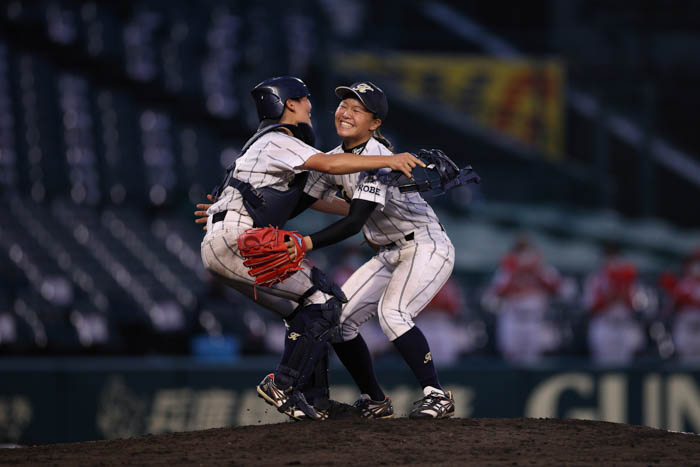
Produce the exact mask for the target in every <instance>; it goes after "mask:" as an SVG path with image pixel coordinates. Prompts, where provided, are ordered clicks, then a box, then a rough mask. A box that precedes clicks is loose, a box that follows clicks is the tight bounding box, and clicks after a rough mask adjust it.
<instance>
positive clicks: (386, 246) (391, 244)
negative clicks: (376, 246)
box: [382, 232, 413, 248]
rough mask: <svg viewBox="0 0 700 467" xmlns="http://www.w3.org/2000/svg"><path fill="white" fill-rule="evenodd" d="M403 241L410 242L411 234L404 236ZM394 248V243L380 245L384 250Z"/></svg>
mask: <svg viewBox="0 0 700 467" xmlns="http://www.w3.org/2000/svg"><path fill="white" fill-rule="evenodd" d="M403 239H404V240H406V241H407V242H410V241H411V240H413V232H411V233H410V234H408V235H406V236H405V237H404V238H403ZM395 246H396V242H391V243H387V244H386V245H382V247H384V248H394V247H395Z"/></svg>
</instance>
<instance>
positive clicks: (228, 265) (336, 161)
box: [201, 76, 425, 420]
mask: <svg viewBox="0 0 700 467" xmlns="http://www.w3.org/2000/svg"><path fill="white" fill-rule="evenodd" d="M252 96H253V99H254V100H255V104H256V107H257V111H258V117H259V120H260V126H259V128H258V131H257V132H256V133H255V134H254V135H253V137H252V138H251V139H250V140H249V141H248V142H247V143H246V144H245V146H244V147H243V149H242V151H241V155H240V156H239V157H238V158H237V159H236V161H235V163H234V164H233V165H232V166H231V167H229V168H228V169H227V172H226V177H225V179H224V181H223V182H222V184H221V185H220V186H219V187H217V188H216V189H215V191H214V194H213V197H212V198H210V199H213V200H214V203H213V205H211V206H210V207H209V208H208V210H207V217H206V235H205V237H204V239H203V240H202V244H201V256H202V261H203V264H204V266H205V268H206V269H207V270H208V271H209V272H210V273H211V274H212V275H214V276H215V277H216V278H218V279H219V280H221V281H223V282H224V283H226V284H228V285H229V286H231V287H233V288H235V289H237V290H239V291H240V292H242V293H243V294H244V295H246V296H248V297H250V298H254V297H255V296H257V297H256V298H257V301H258V303H260V304H261V305H263V306H265V307H267V308H268V309H270V310H272V311H273V312H275V313H277V314H278V315H280V316H281V317H282V318H284V319H285V322H286V325H287V327H288V333H287V336H288V339H287V341H288V342H287V343H288V344H289V345H286V346H285V352H284V353H283V355H282V359H281V361H280V364H279V366H278V367H277V369H276V371H275V373H274V374H273V375H268V376H267V377H266V378H265V379H264V380H263V381H262V382H261V383H260V385H259V386H258V393H259V395H260V396H261V397H263V398H264V399H265V400H266V402H268V403H270V404H272V405H274V406H275V407H277V409H278V410H279V411H280V412H283V413H285V414H287V415H288V416H290V417H292V418H301V417H302V416H304V415H305V416H306V417H308V418H311V419H314V420H316V419H320V418H323V414H322V413H321V412H320V411H318V410H317V408H319V406H318V405H317V406H316V408H315V407H314V406H312V405H311V404H310V403H309V402H308V401H307V400H306V398H305V396H304V393H303V392H302V391H301V388H303V387H305V386H306V385H307V383H309V381H310V378H311V377H312V375H314V374H316V375H318V374H323V371H315V370H316V367H317V366H318V367H319V368H323V367H325V366H326V365H327V363H325V362H324V361H323V360H324V358H325V357H326V355H327V354H325V353H324V351H325V349H326V340H327V336H328V335H329V334H328V331H329V329H331V328H332V327H334V326H335V322H336V320H337V315H338V314H339V312H340V305H341V303H342V302H343V301H345V297H344V296H343V294H342V292H341V291H340V288H339V287H337V286H335V285H334V284H332V283H331V282H330V281H329V280H327V279H326V278H325V276H324V274H323V273H322V272H321V271H320V270H318V269H316V268H312V267H310V265H308V264H306V268H305V269H304V270H302V271H299V272H296V273H294V274H293V275H292V276H291V277H289V278H287V279H286V280H285V281H284V282H282V283H279V284H275V285H273V286H270V287H259V286H258V287H257V288H256V287H255V285H254V281H253V279H252V278H251V277H250V276H249V275H248V269H247V268H246V266H245V265H243V259H242V258H241V256H240V253H239V247H238V243H237V240H238V237H239V236H240V235H241V234H242V233H243V232H244V231H246V230H247V229H250V228H251V227H261V226H267V225H272V226H277V227H280V228H281V227H282V226H283V225H284V223H285V222H286V221H287V220H288V219H289V218H290V217H292V216H294V215H296V214H297V213H298V212H299V210H295V208H296V207H297V205H298V201H299V198H300V195H301V193H302V188H303V186H304V183H305V181H306V178H307V174H308V172H307V171H309V170H317V171H321V172H327V173H334V174H345V173H352V172H359V171H363V170H376V169H378V168H384V167H386V168H391V169H395V170H400V171H402V172H404V173H405V174H406V175H408V176H410V173H411V169H412V168H414V167H416V165H421V166H424V165H425V164H423V163H422V162H421V161H420V160H418V159H417V158H415V157H414V156H413V155H411V154H408V153H404V154H402V155H399V156H398V157H397V156H391V155H389V154H388V153H386V151H384V153H382V152H377V153H376V154H377V157H362V156H358V155H356V154H341V155H339V156H336V155H334V156H330V155H327V154H324V153H322V152H321V151H319V150H317V149H315V148H314V147H313V146H312V144H313V131H312V128H311V102H310V101H309V98H308V97H309V91H308V89H307V87H306V85H305V84H304V83H303V82H302V81H301V80H300V79H298V78H295V77H291V76H281V77H276V78H271V79H268V80H265V81H263V82H261V83H260V84H258V85H257V86H255V88H253V90H252ZM383 154H384V155H383ZM328 206H330V207H331V208H332V207H333V205H332V204H331V205H328ZM328 206H326V207H328ZM304 207H306V206H304ZM341 211H342V209H341ZM317 377H318V376H317ZM315 383H318V387H319V388H321V391H323V389H322V388H323V387H324V382H323V381H315ZM325 387H326V388H327V382H325ZM325 396H326V399H327V389H326V394H325ZM320 408H321V409H322V408H323V407H320Z"/></svg>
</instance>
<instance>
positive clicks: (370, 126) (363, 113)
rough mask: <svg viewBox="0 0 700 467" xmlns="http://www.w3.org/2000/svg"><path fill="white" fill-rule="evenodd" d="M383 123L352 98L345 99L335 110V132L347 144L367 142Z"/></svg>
mask: <svg viewBox="0 0 700 467" xmlns="http://www.w3.org/2000/svg"><path fill="white" fill-rule="evenodd" d="M381 122H382V121H381V120H379V119H377V118H374V115H373V114H372V112H370V111H369V110H367V109H366V108H365V106H364V105H362V102H360V101H359V100H357V99H355V98H352V97H348V98H347V99H343V100H342V101H341V102H340V104H339V105H338V108H337V109H336V110H335V131H336V132H337V133H338V136H340V137H341V138H343V140H345V142H346V143H357V144H361V143H363V142H365V141H367V140H368V139H369V137H370V136H372V132H373V131H374V130H376V129H377V128H378V127H379V125H381ZM353 145H354V144H353Z"/></svg>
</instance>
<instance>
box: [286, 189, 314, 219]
mask: <svg viewBox="0 0 700 467" xmlns="http://www.w3.org/2000/svg"><path fill="white" fill-rule="evenodd" d="M316 201H318V200H317V199H316V198H314V197H313V196H311V195H309V194H307V193H302V194H301V198H299V201H298V202H297V205H296V206H295V207H294V210H293V211H292V214H291V215H290V216H289V218H290V219H294V218H295V217H297V216H298V215H299V214H301V213H302V212H304V211H306V210H307V209H309V208H310V207H311V205H312V204H314V203H315V202H316Z"/></svg>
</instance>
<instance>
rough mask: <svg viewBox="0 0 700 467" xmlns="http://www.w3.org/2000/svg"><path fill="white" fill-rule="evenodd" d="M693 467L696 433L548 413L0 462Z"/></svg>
mask: <svg viewBox="0 0 700 467" xmlns="http://www.w3.org/2000/svg"><path fill="white" fill-rule="evenodd" d="M406 464H411V465H436V464H442V465H509V466H512V465H525V466H529V465H596V464H598V465H601V466H602V465H605V466H607V465H621V466H637V465H640V466H642V465H644V466H646V465H652V466H656V465H669V466H691V465H697V466H700V436H698V435H694V434H684V433H672V432H668V431H664V430H657V429H653V428H648V427H641V426H632V425H624V424H617V423H607V422H595V421H582V420H556V419H452V420H439V421H412V420H408V419H406V418H399V419H391V420H362V419H359V420H358V419H350V420H330V421H323V422H296V423H294V422H289V423H279V424H275V425H257V426H244V427H235V428H218V429H212V430H205V431H196V432H187V433H171V434H165V435H157V436H155V435H148V436H142V437H138V438H129V439H118V440H111V441H89V442H83V443H70V444H54V445H41V446H31V447H24V448H16V449H0V465H33V466H37V465H52V466H53V465H59V466H64V465H65V466H74V465H168V466H176V465H204V466H210V465H246V466H248V465H406Z"/></svg>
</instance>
